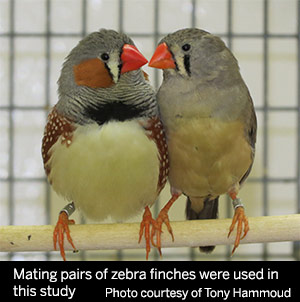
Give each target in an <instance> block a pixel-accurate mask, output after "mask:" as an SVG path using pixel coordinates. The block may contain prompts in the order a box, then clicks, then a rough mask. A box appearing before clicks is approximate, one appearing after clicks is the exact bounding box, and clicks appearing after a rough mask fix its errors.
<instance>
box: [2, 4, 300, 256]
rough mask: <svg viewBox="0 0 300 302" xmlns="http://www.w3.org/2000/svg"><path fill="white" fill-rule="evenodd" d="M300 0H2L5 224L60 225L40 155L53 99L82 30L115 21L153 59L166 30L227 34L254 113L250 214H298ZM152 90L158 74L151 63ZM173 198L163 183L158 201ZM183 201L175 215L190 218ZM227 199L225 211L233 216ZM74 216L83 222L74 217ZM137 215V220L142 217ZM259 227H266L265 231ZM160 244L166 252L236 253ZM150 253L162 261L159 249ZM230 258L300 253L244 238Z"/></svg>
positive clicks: (245, 192) (294, 247)
mask: <svg viewBox="0 0 300 302" xmlns="http://www.w3.org/2000/svg"><path fill="white" fill-rule="evenodd" d="M299 10H300V1H296V0H269V1H267V0H254V1H253V0H251V1H250V0H183V1H182V0H72V1H71V0H11V1H8V0H6V1H5V0H0V96H1V97H0V225H26V224H27V225H28V224H50V223H52V224H54V223H55V222H56V219H57V215H58V212H59V210H60V209H61V208H62V207H63V206H64V205H65V202H64V201H63V200H62V199H61V198H59V197H58V196H57V195H56V194H55V193H54V192H53V191H51V188H50V187H49V186H48V184H47V181H46V178H45V176H44V171H43V167H42V159H41V155H40V146H41V138H42V134H43V127H44V124H45V120H46V116H47V112H48V110H49V108H50V107H51V106H53V105H54V104H55V103H56V101H57V94H56V89H57V86H56V81H57V79H58V76H59V72H60V67H61V64H62V62H63V59H64V57H65V56H66V55H67V54H68V52H69V51H70V50H71V49H72V48H73V47H74V46H75V45H76V44H77V42H78V41H79V40H80V39H81V38H82V37H84V36H85V35H86V34H88V33H90V32H92V31H96V30H98V29H99V28H112V29H115V30H118V31H123V32H125V33H127V34H128V35H129V36H131V37H132V38H133V39H134V41H135V42H136V44H137V46H138V48H139V49H140V50H141V52H142V53H143V54H144V55H145V56H146V57H147V58H148V59H149V58H150V57H151V55H152V53H153V51H154V49H155V46H156V45H157V42H158V41H159V39H160V38H161V37H163V36H164V35H166V34H167V33H169V32H173V31H174V30H177V29H180V28H184V27H199V28H202V29H204V30H207V31H209V32H211V33H214V34H217V35H219V36H221V37H222V38H223V39H224V41H225V42H226V43H227V45H228V46H229V47H230V48H231V49H232V50H233V52H234V54H235V55H236V57H237V58H238V60H239V64H240V67H241V73H242V75H243V77H244V79H245V81H246V83H247V85H248V87H249V89H250V92H251V94H252V97H253V100H254V103H255V107H256V111H257V115H258V127H259V131H258V142H257V153H256V160H255V164H254V167H253V171H252V173H251V175H250V177H249V179H248V181H247V183H246V185H245V186H244V188H243V189H242V191H241V193H240V196H241V197H242V198H243V201H244V204H245V205H246V210H247V214H248V215H249V216H260V215H281V214H293V213H299V212H300V177H299V176H300V175H299V154H300V89H299V87H300V75H299V70H300V21H299V15H300V13H299ZM145 70H146V71H147V73H149V74H150V79H151V81H152V83H153V85H155V86H156V87H157V86H158V85H159V84H160V82H161V78H162V77H161V73H160V71H156V70H153V69H150V68H147V67H146V68H145ZM168 198H169V188H168V187H167V188H166V189H165V190H164V191H163V193H162V195H161V197H160V201H159V202H158V203H157V204H156V205H155V208H154V210H153V211H154V212H155V213H157V212H158V210H159V209H160V208H161V206H162V205H163V204H164V203H165V202H166V201H167V200H168ZM184 208H185V201H184V199H183V198H182V199H181V200H179V201H178V202H177V203H176V204H175V205H174V206H173V208H172V209H171V211H170V217H171V219H172V220H183V219H184ZM231 216H232V210H231V205H230V202H229V200H228V199H227V198H226V197H223V199H221V202H220V217H222V218H224V217H231ZM75 220H76V221H77V222H79V223H80V222H84V220H83V219H82V218H81V217H80V216H79V215H78V214H77V216H75ZM139 220H140V217H136V218H135V219H133V221H139ZM262 231H263V230H262ZM230 251H231V249H230V247H226V246H219V247H217V248H216V249H215V251H214V253H213V254H211V255H208V256H207V255H203V254H200V253H199V252H198V249H190V248H174V249H163V253H164V259H165V260H168V259H176V260H193V259H197V260H207V259H211V260H214V259H221V260H222V259H230ZM151 257H152V259H159V257H158V254H157V252H156V251H153V252H151ZM68 258H69V259H78V260H79V259H81V260H88V259H93V260H94V259H101V260H107V259H108V260H109V259H111V260H114V259H119V260H120V259H126V260H130V259H135V260H138V259H141V260H143V259H145V252H144V251H143V250H120V251H86V252H80V253H78V254H68ZM10 259H11V260H23V259H24V260H56V259H60V258H59V255H58V253H53V252H51V253H15V254H13V253H0V260H10ZM233 259H236V260H241V259H254V260H255V259H256V260H258V259H263V260H266V259H290V260H293V259H297V260H299V259H300V245H299V242H296V243H291V242H285V243H269V244H252V245H244V246H243V245H242V246H240V247H239V249H238V251H237V252H236V254H235V256H234V258H233Z"/></svg>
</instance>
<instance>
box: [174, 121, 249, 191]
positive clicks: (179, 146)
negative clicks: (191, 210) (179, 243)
mask: <svg viewBox="0 0 300 302" xmlns="http://www.w3.org/2000/svg"><path fill="white" fill-rule="evenodd" d="M168 142H169V156H170V175H169V179H170V183H171V185H172V186H173V187H175V188H177V189H179V190H181V191H183V192H184V193H186V194H187V195H189V196H207V195H212V196H216V195H220V194H224V193H226V192H227V191H228V189H229V188H230V187H231V186H232V185H234V184H235V183H237V182H239V181H240V179H241V178H242V176H243V175H244V174H245V173H246V171H247V170H248V168H249V167H250V165H251V161H252V159H251V153H252V152H251V147H250V145H249V144H248V142H247V141H246V139H245V137H244V129H243V126H242V124H241V123H240V122H228V123H224V122H222V121H218V120H215V119H212V118H202V119H198V120H190V121H185V122H184V123H182V124H181V125H179V126H178V128H177V129H176V132H171V131H169V132H168Z"/></svg>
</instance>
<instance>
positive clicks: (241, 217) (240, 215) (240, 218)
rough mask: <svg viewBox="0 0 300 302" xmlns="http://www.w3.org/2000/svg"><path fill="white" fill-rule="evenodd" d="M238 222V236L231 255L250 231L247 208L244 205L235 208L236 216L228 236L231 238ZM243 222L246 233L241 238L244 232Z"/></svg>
mask: <svg viewBox="0 0 300 302" xmlns="http://www.w3.org/2000/svg"><path fill="white" fill-rule="evenodd" d="M236 223H238V225H237V233H236V237H235V242H234V246H233V249H232V252H231V256H232V255H233V253H234V252H235V250H236V248H237V247H238V246H239V244H240V240H242V239H243V238H245V236H246V235H247V233H248V231H249V224H248V218H247V216H246V215H245V210H244V208H243V207H242V206H239V207H236V208H235V213H234V216H233V218H232V223H231V226H230V228H229V233H228V236H227V237H228V238H229V236H230V234H231V233H232V231H233V230H234V227H235V225H236ZM243 223H244V235H243V237H242V238H241V235H242V232H243Z"/></svg>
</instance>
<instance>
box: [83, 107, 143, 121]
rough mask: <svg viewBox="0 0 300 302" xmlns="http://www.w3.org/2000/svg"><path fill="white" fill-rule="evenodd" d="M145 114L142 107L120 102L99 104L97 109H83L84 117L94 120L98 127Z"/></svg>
mask: <svg viewBox="0 0 300 302" xmlns="http://www.w3.org/2000/svg"><path fill="white" fill-rule="evenodd" d="M144 112H145V107H144V106H139V107H137V106H134V105H128V104H124V103H122V102H112V103H105V104H99V106H97V107H88V108H86V109H85V115H86V116H87V117H88V118H90V119H92V120H94V121H95V122H96V123H97V124H98V125H103V124H104V123H107V122H109V121H111V120H115V121H120V122H123V121H126V120H131V119H133V118H136V117H140V116H142V115H143V113H144Z"/></svg>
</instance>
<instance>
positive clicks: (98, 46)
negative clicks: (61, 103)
mask: <svg viewBox="0 0 300 302" xmlns="http://www.w3.org/2000/svg"><path fill="white" fill-rule="evenodd" d="M146 62H147V60H146V59H145V58H144V57H143V56H142V54H141V53H140V52H139V51H138V50H137V49H136V47H135V46H134V43H133V41H132V40H131V39H130V38H129V37H128V36H127V35H125V34H121V33H118V32H116V31H114V30H107V29H101V30H100V31H98V32H93V33H91V34H89V35H88V36H87V37H85V38H84V39H83V40H81V41H80V42H79V43H78V45H77V46H75V47H74V48H73V49H72V51H71V52H70V54H69V55H68V56H67V58H66V60H65V62H64V65H63V68H62V71H61V76H60V78H59V80H58V84H59V93H60V94H64V93H70V91H68V90H70V89H76V88H77V87H80V86H86V87H90V88H108V87H111V86H112V85H114V84H116V83H117V82H118V81H119V79H120V77H121V76H122V74H124V73H125V72H128V71H132V70H137V69H139V67H141V66H142V65H144V64H146Z"/></svg>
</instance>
